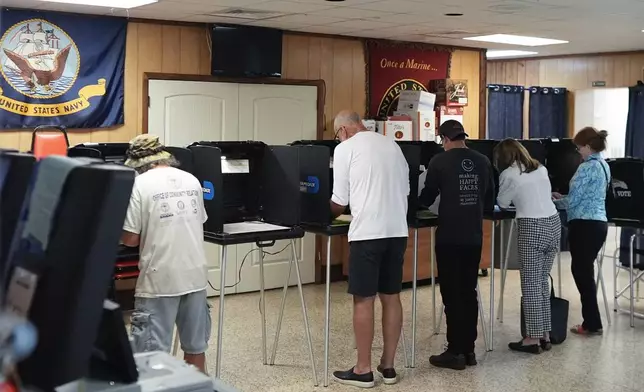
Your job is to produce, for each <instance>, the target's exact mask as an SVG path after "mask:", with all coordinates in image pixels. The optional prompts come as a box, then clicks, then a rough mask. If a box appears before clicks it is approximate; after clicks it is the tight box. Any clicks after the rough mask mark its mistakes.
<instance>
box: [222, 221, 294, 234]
mask: <svg viewBox="0 0 644 392" xmlns="http://www.w3.org/2000/svg"><path fill="white" fill-rule="evenodd" d="M290 229H291V228H290V227H284V226H278V225H272V224H270V223H264V222H258V221H251V222H237V223H226V224H225V225H224V233H226V234H246V233H261V232H264V231H282V230H290Z"/></svg>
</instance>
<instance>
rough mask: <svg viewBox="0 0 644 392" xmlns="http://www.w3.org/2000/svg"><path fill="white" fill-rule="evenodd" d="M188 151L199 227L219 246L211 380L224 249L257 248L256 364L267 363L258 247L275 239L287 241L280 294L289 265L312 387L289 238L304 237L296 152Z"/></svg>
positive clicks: (254, 148) (251, 148)
mask: <svg viewBox="0 0 644 392" xmlns="http://www.w3.org/2000/svg"><path fill="white" fill-rule="evenodd" d="M189 150H190V151H191V152H192V159H193V168H194V169H193V170H194V172H193V174H194V175H195V176H196V177H197V178H198V179H199V181H200V182H201V183H202V187H203V193H204V205H205V208H206V212H207V214H208V216H209V219H208V221H207V222H206V223H205V224H204V236H205V241H207V242H211V243H213V244H216V245H220V246H221V251H220V262H221V268H220V286H219V287H220V291H219V325H218V333H217V351H216V370H215V377H217V378H220V375H221V365H222V347H223V330H224V299H225V296H224V292H225V287H226V286H225V285H226V283H225V277H226V264H227V252H226V250H227V247H228V246H231V245H238V244H253V243H254V244H255V245H256V246H257V247H258V248H259V249H260V252H259V269H260V310H261V314H262V320H261V321H262V360H263V363H264V364H268V359H267V352H266V340H267V339H266V308H265V299H264V250H263V249H264V248H266V247H269V246H272V245H274V244H275V241H278V240H290V245H291V252H292V254H291V261H290V265H289V273H288V276H287V277H286V282H285V286H284V287H285V290H284V294H286V289H287V288H288V283H289V279H290V268H292V265H293V264H295V272H296V274H297V286H298V291H299V295H300V302H301V307H302V314H303V317H304V330H305V334H306V338H307V342H308V350H309V357H310V361H311V368H312V372H313V374H312V375H313V380H314V385H317V372H316V367H315V362H314V357H313V344H312V341H311V334H310V329H309V323H308V315H307V310H306V303H305V301H304V295H303V291H302V281H301V277H300V269H299V268H300V267H299V264H298V262H297V257H296V254H295V239H297V238H302V237H304V230H302V228H300V227H299V223H300V208H299V206H300V201H299V198H300V189H299V187H300V181H299V165H300V163H299V160H300V152H299V150H298V149H297V148H295V147H291V146H267V145H265V144H264V143H262V142H254V141H249V142H198V143H194V144H192V145H191V146H189ZM222 167H223V169H222ZM283 309H284V298H283V300H282V310H283ZM279 324H281V314H280V318H279V320H278V335H276V339H275V344H274V350H273V353H275V349H276V348H277V342H278V339H279ZM274 356H275V355H273V359H272V360H271V362H273V360H274Z"/></svg>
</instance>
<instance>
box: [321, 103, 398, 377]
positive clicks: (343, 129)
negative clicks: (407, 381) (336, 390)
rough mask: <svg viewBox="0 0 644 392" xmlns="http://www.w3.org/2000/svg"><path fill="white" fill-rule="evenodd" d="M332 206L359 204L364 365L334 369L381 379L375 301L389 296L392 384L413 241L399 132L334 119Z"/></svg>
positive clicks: (355, 236) (356, 322)
mask: <svg viewBox="0 0 644 392" xmlns="http://www.w3.org/2000/svg"><path fill="white" fill-rule="evenodd" d="M334 129H335V132H336V138H337V139H339V140H340V141H341V143H340V144H339V145H338V146H337V147H336V148H335V152H334V154H333V155H334V157H333V158H334V159H333V196H332V197H331V212H332V213H333V215H334V217H337V216H339V215H341V214H342V213H343V212H344V211H345V209H346V208H347V206H350V207H351V215H352V220H351V226H350V228H349V244H350V254H349V294H351V295H353V328H354V332H355V339H356V345H357V349H358V360H357V362H356V365H355V366H354V367H353V368H351V369H349V370H347V371H337V372H334V373H333V376H334V378H335V380H336V381H337V382H339V383H342V384H347V385H352V386H357V387H362V388H369V387H372V386H374V376H373V372H372V369H371V346H372V343H373V333H374V327H373V324H374V302H375V298H376V295H379V297H380V302H381V303H382V313H383V315H382V324H383V325H382V328H383V338H384V350H383V353H382V357H381V358H380V364H379V365H378V367H377V370H378V372H379V373H380V374H381V375H382V377H383V379H384V382H385V384H395V383H396V382H397V380H398V377H397V374H396V371H395V369H394V357H395V355H396V348H397V346H398V340H399V338H400V330H401V327H402V305H401V303H400V291H401V289H402V273H403V260H404V255H405V249H406V248H407V237H408V229H407V218H406V216H407V196H408V195H409V166H408V164H407V161H406V159H405V157H404V155H403V153H402V151H401V149H400V147H399V146H398V144H397V143H396V142H395V141H394V140H393V139H391V138H388V137H386V136H383V135H381V134H378V133H376V132H372V131H369V130H368V129H366V128H365V126H364V125H363V124H362V121H361V120H360V116H359V115H358V114H357V113H355V112H352V111H342V112H340V113H339V114H338V115H337V116H336V118H335V121H334Z"/></svg>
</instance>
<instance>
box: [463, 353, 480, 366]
mask: <svg viewBox="0 0 644 392" xmlns="http://www.w3.org/2000/svg"><path fill="white" fill-rule="evenodd" d="M465 364H466V365H467V366H476V365H478V364H479V363H478V362H477V361H476V354H474V353H469V354H465Z"/></svg>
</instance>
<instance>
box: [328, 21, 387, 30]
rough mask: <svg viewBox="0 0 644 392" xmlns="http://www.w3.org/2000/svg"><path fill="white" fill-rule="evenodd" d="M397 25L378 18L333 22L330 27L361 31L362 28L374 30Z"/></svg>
mask: <svg viewBox="0 0 644 392" xmlns="http://www.w3.org/2000/svg"><path fill="white" fill-rule="evenodd" d="M392 26H395V25H394V24H391V23H385V22H383V21H377V20H359V19H354V20H347V21H344V22H337V23H331V24H329V25H328V27H331V28H336V27H337V28H339V29H347V31H360V30H372V29H383V30H387V28H388V27H392Z"/></svg>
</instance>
